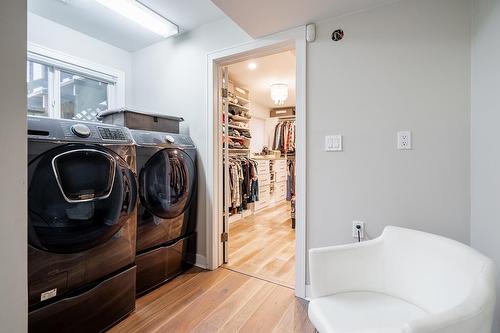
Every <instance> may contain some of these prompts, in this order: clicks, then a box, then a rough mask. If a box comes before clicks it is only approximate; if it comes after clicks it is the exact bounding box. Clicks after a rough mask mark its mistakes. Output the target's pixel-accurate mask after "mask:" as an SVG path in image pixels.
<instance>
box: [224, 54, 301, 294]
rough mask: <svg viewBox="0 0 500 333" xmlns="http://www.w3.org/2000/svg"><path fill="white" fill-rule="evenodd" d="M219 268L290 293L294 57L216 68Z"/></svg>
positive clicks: (272, 57)
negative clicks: (219, 162) (220, 165)
mask: <svg viewBox="0 0 500 333" xmlns="http://www.w3.org/2000/svg"><path fill="white" fill-rule="evenodd" d="M221 86H222V89H221V90H220V101H221V103H220V105H219V107H220V112H219V114H220V116H221V126H220V137H221V140H222V141H223V142H222V150H223V151H222V154H221V156H222V163H223V177H222V182H223V184H222V185H223V186H222V188H223V197H224V200H223V205H224V207H223V211H224V214H223V223H224V233H223V234H222V237H223V240H226V242H225V245H224V251H223V252H224V263H225V267H226V268H228V269H231V270H234V271H238V272H241V273H245V274H248V275H251V276H255V277H258V278H261V279H264V280H268V281H272V282H275V283H279V284H282V285H284V286H287V287H290V288H293V287H294V285H295V278H294V276H295V216H294V209H295V199H296V198H295V174H296V171H295V169H296V167H295V149H296V145H295V137H296V136H295V134H296V127H295V54H294V52H293V51H292V50H288V51H284V52H281V53H276V54H271V55H267V56H264V57H259V58H253V59H248V60H245V61H241V62H238V63H234V64H231V65H229V66H227V67H223V68H222V73H221Z"/></svg>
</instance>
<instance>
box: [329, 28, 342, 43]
mask: <svg viewBox="0 0 500 333" xmlns="http://www.w3.org/2000/svg"><path fill="white" fill-rule="evenodd" d="M342 38H344V30H342V29H337V30H335V31H334V32H332V40H333V41H334V42H338V41H339V40H341V39H342Z"/></svg>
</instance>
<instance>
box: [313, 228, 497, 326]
mask: <svg viewBox="0 0 500 333" xmlns="http://www.w3.org/2000/svg"><path fill="white" fill-rule="evenodd" d="M309 264H310V277H311V296H312V297H311V302H310V304H309V318H310V320H311V322H312V323H313V325H314V326H315V327H316V329H317V330H318V331H319V332H320V333H328V332H331V333H344V332H356V333H361V332H363V333H375V332H376V333H396V332H402V333H410V332H411V333H431V332H432V333H489V332H491V326H492V321H493V311H494V305H495V272H494V265H493V262H492V261H491V260H490V259H489V258H487V257H485V256H483V255H482V254H480V253H479V252H477V251H475V250H474V249H472V248H470V247H468V246H466V245H464V244H462V243H459V242H456V241H453V240H451V239H447V238H444V237H440V236H436V235H433V234H428V233H424V232H420V231H415V230H410V229H403V228H397V227H386V228H385V230H384V232H383V234H382V235H381V236H380V237H379V238H377V239H374V240H370V241H366V242H362V243H355V244H348V245H340V246H332V247H326V248H319V249H311V250H310V251H309Z"/></svg>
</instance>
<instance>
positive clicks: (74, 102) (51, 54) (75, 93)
mask: <svg viewBox="0 0 500 333" xmlns="http://www.w3.org/2000/svg"><path fill="white" fill-rule="evenodd" d="M26 73H27V88H28V91H27V99H28V101H27V105H28V114H29V115H36V116H44V117H51V118H63V119H75V120H82V121H97V119H96V116H97V114H98V113H99V112H101V111H104V110H108V109H113V108H118V107H122V106H124V73H123V72H121V71H117V70H114V69H110V68H106V67H103V66H101V65H99V64H93V63H90V62H87V61H85V60H83V59H78V58H75V57H72V56H69V55H66V54H63V53H61V52H58V51H54V50H49V49H47V48H44V47H40V46H38V45H31V44H30V45H28V61H27V71H26Z"/></svg>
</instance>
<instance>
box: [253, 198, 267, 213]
mask: <svg viewBox="0 0 500 333" xmlns="http://www.w3.org/2000/svg"><path fill="white" fill-rule="evenodd" d="M267 206H269V201H260V200H259V201H255V206H254V210H256V211H257V210H261V209H263V208H266V207H267Z"/></svg>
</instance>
